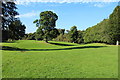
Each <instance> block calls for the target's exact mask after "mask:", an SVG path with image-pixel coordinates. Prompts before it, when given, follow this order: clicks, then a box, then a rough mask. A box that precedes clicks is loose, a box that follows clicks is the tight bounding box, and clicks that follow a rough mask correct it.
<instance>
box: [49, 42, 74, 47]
mask: <svg viewBox="0 0 120 80" xmlns="http://www.w3.org/2000/svg"><path fill="white" fill-rule="evenodd" d="M49 43H50V44H53V45H58V46H75V45H72V44H63V43H54V42H49Z"/></svg>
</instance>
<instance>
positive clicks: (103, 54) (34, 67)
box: [2, 40, 118, 78]
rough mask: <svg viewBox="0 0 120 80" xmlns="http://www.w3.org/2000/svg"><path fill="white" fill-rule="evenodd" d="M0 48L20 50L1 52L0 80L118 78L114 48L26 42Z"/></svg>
mask: <svg viewBox="0 0 120 80" xmlns="http://www.w3.org/2000/svg"><path fill="white" fill-rule="evenodd" d="M61 44H62V45H61ZM3 46H9V47H12V48H13V47H14V48H15V47H17V48H19V49H24V50H23V51H21V50H19V49H16V48H15V49H16V50H17V51H14V50H3V53H2V56H3V58H2V59H3V60H2V61H3V78H116V77H117V75H118V73H117V72H118V70H117V69H118V64H117V63H118V62H117V61H118V56H117V53H118V52H117V51H118V50H117V46H112V45H105V44H99V43H94V44H86V45H79V44H74V43H66V42H52V41H51V44H48V43H44V42H42V41H28V40H27V41H16V42H15V43H3ZM102 46H103V47H102ZM14 48H13V49H14Z"/></svg>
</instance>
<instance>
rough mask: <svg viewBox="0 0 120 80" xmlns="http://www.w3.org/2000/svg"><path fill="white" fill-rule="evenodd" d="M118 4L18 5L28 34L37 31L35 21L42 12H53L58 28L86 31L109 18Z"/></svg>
mask: <svg viewBox="0 0 120 80" xmlns="http://www.w3.org/2000/svg"><path fill="white" fill-rule="evenodd" d="M117 5H118V2H61V3H60V2H52V1H51V2H29V3H28V2H27V3H24V2H23V3H21V4H17V8H18V10H17V11H18V12H19V14H20V15H19V17H20V20H21V21H22V22H23V24H25V25H26V27H27V28H26V33H32V32H35V31H36V29H37V28H36V27H35V24H33V21H34V20H35V19H39V14H40V12H42V11H47V10H50V11H53V12H55V13H56V14H57V15H58V20H57V22H56V28H61V29H66V30H68V29H70V28H71V27H72V26H74V25H75V26H77V28H78V29H79V30H85V29H87V28H88V27H91V26H93V25H95V24H97V23H99V22H100V21H102V20H103V19H106V18H108V17H109V15H110V14H111V13H112V12H113V10H114V8H115V7H116V6H117Z"/></svg>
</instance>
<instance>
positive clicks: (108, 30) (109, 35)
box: [84, 6, 120, 44]
mask: <svg viewBox="0 0 120 80" xmlns="http://www.w3.org/2000/svg"><path fill="white" fill-rule="evenodd" d="M116 41H120V6H117V7H116V8H115V10H114V11H113V13H112V14H111V15H110V16H109V19H104V20H103V21H102V22H100V23H98V24H97V25H95V26H93V27H90V28H88V29H86V31H85V35H84V42H85V43H89V42H103V43H109V44H115V43H116Z"/></svg>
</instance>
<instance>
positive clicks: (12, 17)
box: [0, 1, 26, 41]
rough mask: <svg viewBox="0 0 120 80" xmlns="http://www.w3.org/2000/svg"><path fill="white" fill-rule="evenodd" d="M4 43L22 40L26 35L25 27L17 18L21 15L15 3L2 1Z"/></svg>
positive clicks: (0, 28) (1, 29) (1, 28)
mask: <svg viewBox="0 0 120 80" xmlns="http://www.w3.org/2000/svg"><path fill="white" fill-rule="evenodd" d="M1 3H2V15H0V17H1V18H2V27H0V31H2V41H7V40H9V39H11V40H18V39H22V37H24V35H25V29H26V27H25V25H23V24H22V22H21V21H20V19H19V18H16V16H17V15H19V13H18V12H17V11H16V10H17V7H16V4H15V3H14V2H6V1H2V2H1Z"/></svg>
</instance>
